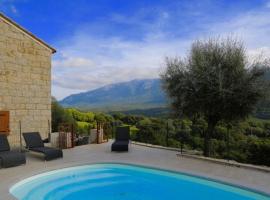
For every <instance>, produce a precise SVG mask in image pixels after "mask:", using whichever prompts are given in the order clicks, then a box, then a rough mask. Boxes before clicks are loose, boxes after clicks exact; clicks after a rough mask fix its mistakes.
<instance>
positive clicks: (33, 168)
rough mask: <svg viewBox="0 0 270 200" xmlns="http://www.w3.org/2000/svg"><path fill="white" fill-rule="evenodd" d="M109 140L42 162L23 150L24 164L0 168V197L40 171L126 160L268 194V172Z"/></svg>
mask: <svg viewBox="0 0 270 200" xmlns="http://www.w3.org/2000/svg"><path fill="white" fill-rule="evenodd" d="M110 145H111V143H110V142H109V143H104V144H90V145H84V146H78V147H75V148H73V149H66V150H63V151H64V158H63V159H57V160H53V161H48V162H44V161H43V160H42V159H41V157H40V156H38V155H35V154H33V153H27V154H26V156H27V163H26V165H22V166H18V167H13V168H7V169H0V199H1V200H14V199H15V198H14V197H13V196H12V195H11V194H9V188H10V187H11V186H12V185H13V184H15V183H17V182H18V181H20V180H23V179H25V178H27V177H30V176H32V175H36V174H39V173H42V172H46V171H50V170H54V169H61V168H64V167H70V166H77V165H83V164H91V163H100V162H116V163H130V164H137V165H144V166H150V167H155V168H162V169H168V170H173V171H179V172H184V173H189V174H193V175H198V176H203V177H206V178H212V179H216V180H220V181H223V182H228V183H232V184H236V185H241V186H244V187H248V188H252V189H255V190H259V191H262V192H265V193H268V194H270V173H267V172H262V171H258V170H252V169H244V168H239V167H233V166H226V165H221V164H216V163H212V162H208V161H204V160H200V159H193V158H186V157H179V156H177V155H176V154H177V153H178V152H175V151H169V150H164V149H157V148H150V147H145V146H139V145H135V144H131V146H130V151H129V152H125V153H116V152H111V151H110Z"/></svg>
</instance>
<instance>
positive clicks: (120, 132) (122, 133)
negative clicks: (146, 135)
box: [115, 126, 130, 141]
mask: <svg viewBox="0 0 270 200" xmlns="http://www.w3.org/2000/svg"><path fill="white" fill-rule="evenodd" d="M129 139H130V136H129V126H124V127H117V128H116V135H115V140H117V141H129Z"/></svg>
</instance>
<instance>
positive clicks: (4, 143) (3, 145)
mask: <svg viewBox="0 0 270 200" xmlns="http://www.w3.org/2000/svg"><path fill="white" fill-rule="evenodd" d="M9 150H10V147H9V143H8V140H7V136H6V135H0V152H1V151H9Z"/></svg>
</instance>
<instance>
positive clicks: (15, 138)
mask: <svg viewBox="0 0 270 200" xmlns="http://www.w3.org/2000/svg"><path fill="white" fill-rule="evenodd" d="M51 54H52V51H51V50H50V49H49V48H47V47H45V46H44V45H42V44H40V43H39V42H37V41H36V40H34V39H33V38H31V36H29V35H27V34H26V33H24V32H22V31H21V30H19V29H18V28H16V27H14V26H13V25H12V24H9V23H8V22H6V21H4V20H3V19H2V18H0V110H6V111H10V135H9V137H8V139H9V142H10V143H11V145H19V141H20V136H19V121H20V120H21V123H22V132H29V131H39V132H40V133H41V135H42V137H43V138H45V137H47V136H48V132H49V125H48V121H49V122H50V121H51Z"/></svg>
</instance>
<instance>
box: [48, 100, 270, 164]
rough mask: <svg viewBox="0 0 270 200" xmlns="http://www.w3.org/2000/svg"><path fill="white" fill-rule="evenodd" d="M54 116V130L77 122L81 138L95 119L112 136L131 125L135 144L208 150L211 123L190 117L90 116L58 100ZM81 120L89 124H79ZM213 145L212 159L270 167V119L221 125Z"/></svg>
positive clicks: (217, 127) (118, 114) (98, 114)
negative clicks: (206, 141) (114, 129)
mask: <svg viewBox="0 0 270 200" xmlns="http://www.w3.org/2000/svg"><path fill="white" fill-rule="evenodd" d="M59 110H60V111H61V112H60V111H59ZM52 113H53V119H52V122H53V124H52V126H53V127H57V125H58V123H63V122H69V123H75V124H76V132H77V133H78V134H81V135H85V134H88V131H89V128H94V127H95V126H96V121H95V119H98V120H103V122H104V131H105V133H106V134H107V135H108V136H109V137H111V135H112V132H113V127H116V126H130V130H131V139H132V140H134V141H139V142H144V143H151V144H155V145H162V146H169V147H175V148H181V147H183V148H184V149H189V150H196V151H199V152H202V151H203V148H204V133H205V131H206V130H207V122H206V121H205V120H204V119H203V118H198V119H196V120H193V121H191V120H189V119H187V118H183V119H169V120H168V119H162V118H153V117H145V116H134V115H125V114H122V113H114V114H113V115H107V114H103V113H93V112H87V113H86V112H81V111H78V110H76V109H63V108H62V107H61V106H59V105H58V104H57V102H55V101H54V102H53V107H52ZM86 116H88V117H86ZM89 116H91V117H89ZM56 119H61V120H62V121H59V120H56ZM79 119H80V120H86V121H79ZM65 120H67V121H65ZM55 130H57V129H55ZM210 143H211V149H210V154H211V156H212V157H215V158H224V159H232V160H236V161H239V162H244V163H252V164H259V165H268V166H270V156H269V155H270V120H261V119H257V118H253V117H249V118H248V119H246V120H243V121H240V122H238V123H233V124H231V126H230V127H228V126H227V124H226V123H223V122H219V123H218V124H217V126H216V127H215V129H214V131H213V135H212V138H211V139H210Z"/></svg>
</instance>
